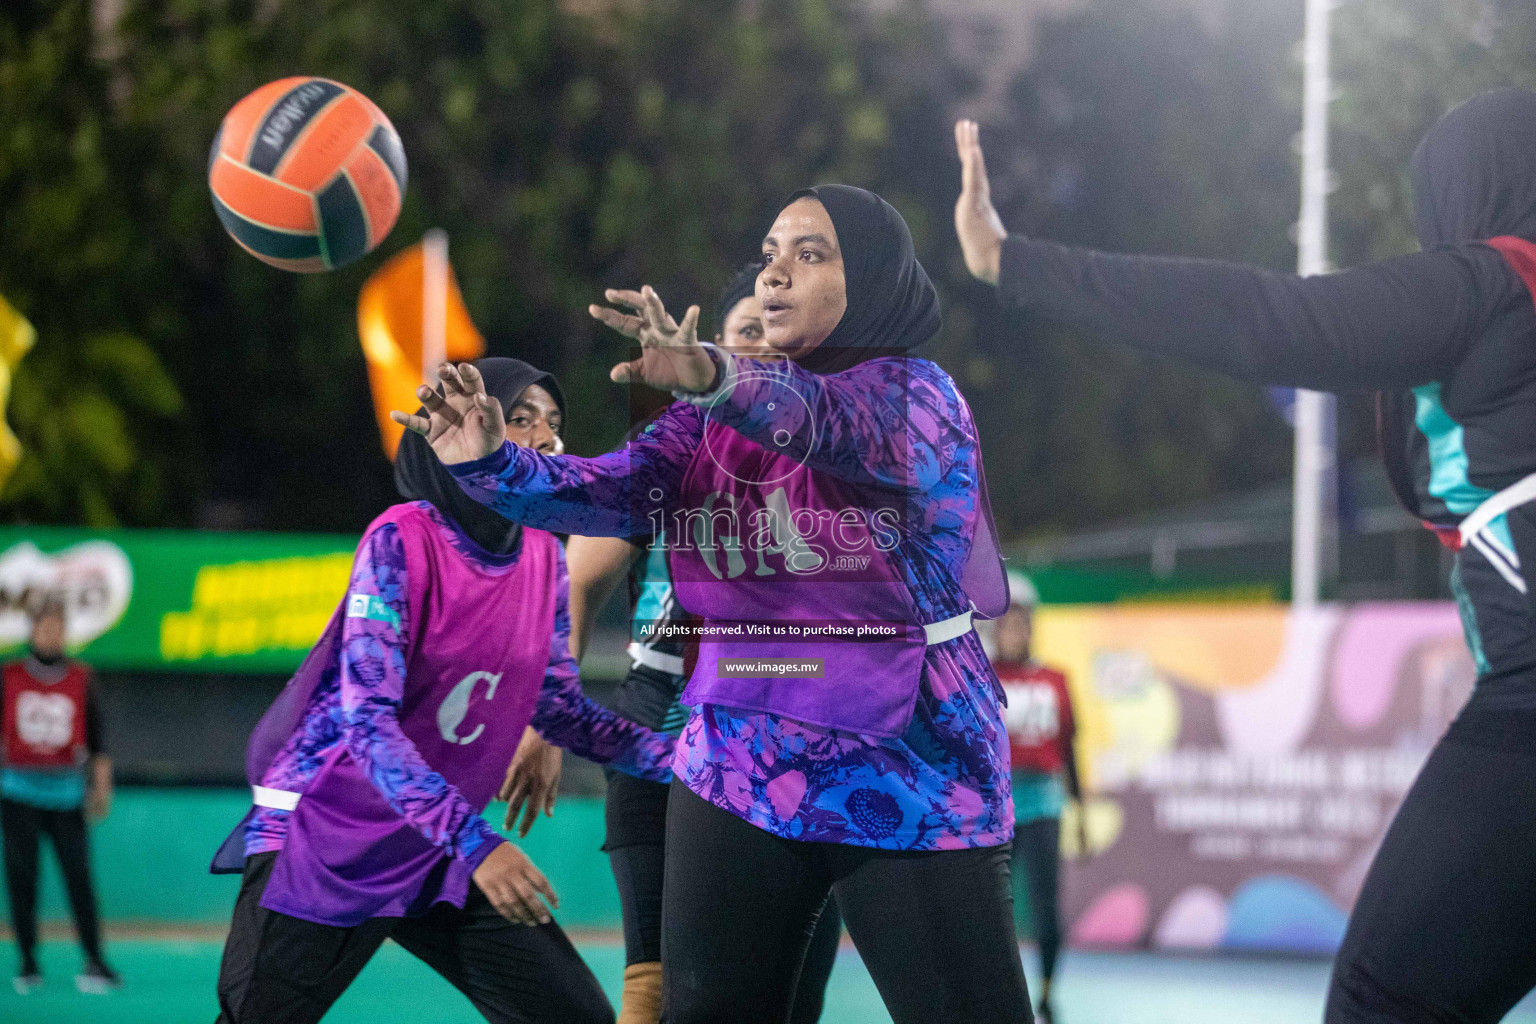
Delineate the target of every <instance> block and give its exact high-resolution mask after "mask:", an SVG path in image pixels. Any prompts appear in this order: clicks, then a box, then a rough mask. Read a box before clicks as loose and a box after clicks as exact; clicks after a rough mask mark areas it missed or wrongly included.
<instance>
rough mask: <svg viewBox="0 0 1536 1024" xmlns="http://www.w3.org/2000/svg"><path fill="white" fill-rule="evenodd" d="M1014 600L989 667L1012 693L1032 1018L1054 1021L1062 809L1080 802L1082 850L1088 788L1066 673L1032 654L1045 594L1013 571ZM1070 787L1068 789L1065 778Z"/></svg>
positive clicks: (1011, 740) (1016, 843)
mask: <svg viewBox="0 0 1536 1024" xmlns="http://www.w3.org/2000/svg"><path fill="white" fill-rule="evenodd" d="M1008 596H1009V601H1010V607H1009V609H1008V611H1007V613H1006V614H1004V615H1003V616H1002V617H1001V618H1000V619H998V620H997V622H996V624H995V626H994V633H993V636H994V640H993V644H994V647H995V651H994V656H993V658H992V667H993V668H994V669H996V670H997V678H998V680H999V681H1000V682H1001V683H1002V684H1003V691H1004V692H1005V693H1007V694H1008V707H1007V708H1006V709H1005V710H1004V711H1003V723H1004V724H1005V725H1006V726H1007V727H1008V745H1009V748H1010V750H1011V753H1012V761H1013V820H1014V825H1013V871H1014V875H1015V877H1017V876H1018V875H1019V874H1020V873H1021V872H1022V873H1023V875H1024V878H1025V881H1026V883H1027V884H1028V886H1029V909H1030V913H1031V915H1032V916H1033V917H1034V921H1035V940H1036V941H1037V942H1038V943H1039V944H1040V977H1041V981H1040V1005H1039V1009H1037V1010H1036V1011H1035V1017H1036V1019H1037V1020H1039V1021H1040V1022H1041V1024H1051V1022H1052V1021H1053V1020H1054V1019H1055V1011H1054V1009H1053V1007H1052V1005H1051V982H1052V980H1053V979H1054V978H1055V976H1056V958H1057V955H1058V954H1059V953H1060V951H1061V900H1060V893H1059V889H1058V886H1057V875H1058V873H1057V865H1058V862H1059V860H1060V857H1061V812H1062V807H1063V805H1064V803H1065V800H1066V798H1067V797H1071V799H1072V801H1073V803H1075V804H1077V808H1078V814H1077V829H1078V832H1077V841H1078V846H1077V848H1078V850H1079V851H1082V852H1083V853H1086V852H1087V850H1088V833H1087V829H1086V827H1085V816H1084V814H1083V791H1082V786H1081V785H1080V784H1079V782H1078V777H1077V758H1076V754H1075V750H1074V742H1073V741H1074V737H1075V735H1076V732H1077V726H1076V718H1075V716H1074V715H1073V714H1072V696H1071V693H1070V692H1069V691H1068V690H1067V677H1066V675H1065V674H1064V673H1062V672H1061V671H1059V670H1057V669H1054V668H1051V667H1050V666H1048V665H1042V664H1041V663H1040V662H1038V661H1036V660H1035V657H1034V651H1033V647H1032V644H1033V641H1034V633H1035V606H1036V605H1038V604H1039V603H1040V596H1039V594H1038V593H1037V592H1036V591H1035V586H1034V584H1033V583H1031V582H1030V580H1029V577H1028V576H1025V575H1024V574H1023V573H1021V572H1019V571H1017V570H1012V569H1010V570H1009V572H1008ZM1063 781H1065V783H1066V787H1065V792H1063V787H1062V783H1063Z"/></svg>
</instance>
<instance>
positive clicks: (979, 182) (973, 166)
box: [955, 121, 991, 201]
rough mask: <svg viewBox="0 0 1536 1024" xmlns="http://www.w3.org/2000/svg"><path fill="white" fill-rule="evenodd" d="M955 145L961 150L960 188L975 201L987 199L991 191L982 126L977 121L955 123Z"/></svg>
mask: <svg viewBox="0 0 1536 1024" xmlns="http://www.w3.org/2000/svg"><path fill="white" fill-rule="evenodd" d="M955 147H956V149H958V150H959V152H960V190H961V192H962V194H964V195H965V196H967V197H968V198H970V199H972V200H973V201H982V200H985V199H986V198H987V197H988V195H989V193H990V192H991V186H990V183H989V182H988V181H987V160H986V157H985V156H983V155H982V151H981V127H980V126H979V125H978V124H977V123H976V122H975V121H958V122H956V124H955Z"/></svg>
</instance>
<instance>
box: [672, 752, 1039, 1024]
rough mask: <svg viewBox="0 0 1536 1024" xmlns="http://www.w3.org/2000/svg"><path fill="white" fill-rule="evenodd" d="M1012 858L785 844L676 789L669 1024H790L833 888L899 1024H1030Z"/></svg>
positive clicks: (991, 852)
mask: <svg viewBox="0 0 1536 1024" xmlns="http://www.w3.org/2000/svg"><path fill="white" fill-rule="evenodd" d="M1008 861H1009V847H1008V844H1006V843H1005V844H1003V845H1001V846H993V847H985V848H981V849H974V850H948V851H940V852H924V853H914V852H900V851H889V850H874V849H869V848H866V847H857V846H841V845H837V844H834V843H806V842H797V841H795V840H792V839H783V838H780V837H778V836H774V835H771V834H769V833H767V832H765V831H763V830H762V829H760V828H757V827H756V826H754V825H752V824H750V823H748V822H745V821H743V820H741V819H740V818H738V817H736V816H735V815H733V814H730V813H728V812H726V811H722V810H720V809H719V808H717V807H715V806H713V805H712V804H710V803H708V802H706V801H705V800H703V799H701V798H700V797H698V796H696V795H694V794H693V793H692V792H690V791H689V790H688V789H687V787H685V786H683V785H682V783H680V782H677V781H674V782H673V783H672V793H671V797H670V800H669V804H668V807H667V867H666V888H665V893H664V896H663V901H662V902H663V910H662V937H661V945H662V956H661V963H662V1001H663V1006H664V1012H663V1019H664V1020H666V1021H667V1022H668V1024H705V1022H708V1024H717V1022H719V1024H724V1022H732V1024H749V1022H762V1024H783V1022H784V1021H785V1020H787V1019H788V1017H789V1013H790V1004H791V1000H792V998H793V996H794V993H795V984H796V978H797V976H798V975H799V973H800V969H801V964H802V963H803V962H804V960H805V952H806V948H807V946H808V945H809V943H810V940H811V933H812V932H813V931H814V930H815V926H816V919H817V915H818V914H819V913H820V911H821V908H822V907H823V906H824V905H825V904H826V902H827V894H828V892H829V891H830V892H835V893H836V895H837V905H838V908H839V909H840V910H841V911H842V914H843V920H844V921H845V922H846V923H847V926H848V933H849V935H850V936H852V938H853V942H854V945H855V946H857V947H858V950H859V954H860V956H862V957H863V959H864V965H865V966H866V967H867V968H868V969H869V973H870V975H871V976H872V977H873V978H874V981H875V986H876V987H877V988H878V989H879V990H880V996H881V998H882V999H884V1001H885V1006H886V1009H887V1010H888V1011H889V1012H890V1014H891V1019H892V1020H893V1021H894V1022H895V1024H949V1022H954V1024H962V1022H963V1024H1030V1022H1031V1021H1032V1020H1033V1019H1034V1016H1033V1014H1032V1013H1031V1011H1030V1006H1029V992H1028V990H1027V988H1026V986H1025V983H1024V967H1023V963H1022V961H1021V960H1020V958H1019V947H1018V945H1017V942H1016V941H1015V938H1014V929H1013V893H1012V891H1011V889H1010V885H1011V881H1010V877H1009V869H1008Z"/></svg>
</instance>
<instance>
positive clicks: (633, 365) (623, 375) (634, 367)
mask: <svg viewBox="0 0 1536 1024" xmlns="http://www.w3.org/2000/svg"><path fill="white" fill-rule="evenodd" d="M644 366H645V360H643V359H631V360H630V361H629V362H627V363H620V364H619V365H618V366H615V367H614V368H613V369H611V370H609V371H608V379H609V380H611V381H613V382H614V383H615V384H628V383H629V382H630V381H632V380H640V379H641V378H642V374H641V371H642V369H643V368H644Z"/></svg>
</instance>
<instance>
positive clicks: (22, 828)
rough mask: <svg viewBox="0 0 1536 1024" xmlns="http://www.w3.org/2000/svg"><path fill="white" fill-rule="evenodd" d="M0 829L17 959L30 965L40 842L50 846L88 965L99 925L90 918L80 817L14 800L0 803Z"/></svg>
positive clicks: (91, 894)
mask: <svg viewBox="0 0 1536 1024" xmlns="http://www.w3.org/2000/svg"><path fill="white" fill-rule="evenodd" d="M0 830H3V831H4V833H5V885H6V889H7V891H8V892H9V893H10V896H11V923H12V924H13V925H14V926H15V928H16V945H17V946H18V947H20V950H21V955H22V958H23V959H25V960H27V961H29V962H30V961H31V960H32V958H33V956H34V952H35V950H36V949H37V868H38V853H39V847H40V846H41V845H42V842H41V841H42V837H43V836H45V835H46V836H47V837H48V838H49V839H51V840H52V841H53V852H54V853H55V854H57V855H58V858H59V868H60V870H61V872H62V874H63V875H64V888H65V890H66V891H67V892H68V893H69V908H70V910H71V911H72V912H73V913H74V915H75V934H76V935H77V936H79V938H80V947H81V948H82V949H84V950H85V955H86V956H87V957H89V958H90V959H92V960H100V959H101V926H100V924H99V923H98V922H97V919H96V893H95V891H94V890H93V889H92V888H91V862H90V841H89V838H88V837H87V834H86V827H85V812H84V811H82V810H80V809H79V808H76V809H75V810H72V811H45V810H43V809H41V808H38V807H32V806H31V805H29V804H24V803H21V802H19V801H16V800H0Z"/></svg>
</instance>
